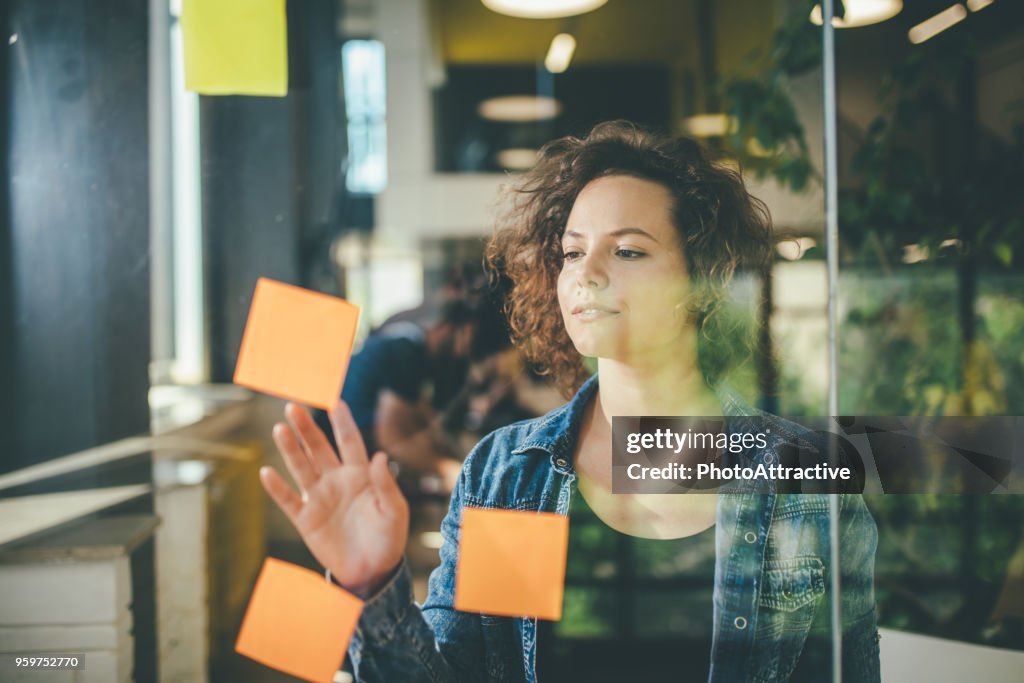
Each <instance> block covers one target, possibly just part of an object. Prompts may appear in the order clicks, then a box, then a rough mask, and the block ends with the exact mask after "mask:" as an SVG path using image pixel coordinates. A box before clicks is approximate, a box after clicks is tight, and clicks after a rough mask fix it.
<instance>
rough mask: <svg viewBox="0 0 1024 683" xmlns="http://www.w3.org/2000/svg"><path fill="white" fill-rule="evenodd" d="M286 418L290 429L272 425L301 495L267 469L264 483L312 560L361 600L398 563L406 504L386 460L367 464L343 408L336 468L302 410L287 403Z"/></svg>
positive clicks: (337, 425)
mask: <svg viewBox="0 0 1024 683" xmlns="http://www.w3.org/2000/svg"><path fill="white" fill-rule="evenodd" d="M285 415H286V417H287V418H288V421H289V423H290V425H287V424H283V423H282V424H278V425H275V427H274V441H275V443H276V444H277V446H278V449H279V450H280V451H281V455H282V456H283V457H284V460H285V464H286V465H287V466H288V469H289V471H290V472H291V474H292V476H293V477H294V478H295V481H296V482H297V483H298V484H299V487H300V489H301V491H302V495H301V496H300V495H298V494H296V493H295V491H293V490H292V489H291V487H289V486H288V485H287V484H286V483H285V482H284V481H283V480H282V479H281V477H280V476H279V475H278V474H277V472H275V471H274V470H273V469H271V468H269V467H266V468H263V469H262V470H261V473H260V474H261V479H262V480H263V485H264V487H265V488H266V489H267V492H268V493H269V494H270V496H271V498H273V499H274V501H275V502H276V503H277V504H278V506H279V507H280V508H281V510H282V511H283V512H284V513H285V514H286V515H287V516H288V518H289V519H290V520H291V522H292V524H294V525H295V528H296V530H298V532H299V534H300V535H301V536H302V540H303V541H304V542H305V543H306V546H307V547H308V548H309V550H310V552H311V553H313V556H314V557H315V558H316V559H317V561H319V562H320V563H321V564H322V565H323V566H325V567H327V568H328V569H329V570H330V571H331V574H332V575H333V576H334V577H335V578H336V579H337V581H338V582H339V583H340V584H341V585H343V586H345V587H346V588H348V589H349V590H352V591H353V592H355V593H357V594H363V595H364V597H365V595H366V594H369V593H372V592H373V591H374V590H376V588H378V587H379V585H380V583H381V582H382V581H383V580H384V579H386V578H387V576H388V575H389V574H390V573H391V571H392V570H393V569H394V568H395V567H396V566H397V565H398V564H399V563H400V562H401V559H402V554H403V552H404V549H405V542H406V539H407V537H408V528H409V519H408V512H409V508H408V504H407V503H406V501H405V498H404V497H403V496H402V493H401V491H399V489H398V486H397V484H396V483H395V481H394V479H393V478H392V477H391V473H390V472H389V471H388V467H387V457H386V456H385V455H384V454H383V453H378V454H376V455H375V456H374V458H373V460H369V459H368V458H367V456H366V449H365V446H364V445H363V442H362V437H361V436H360V434H359V430H358V428H356V426H355V423H354V422H353V421H352V417H351V414H350V413H349V412H348V408H347V407H346V406H345V405H344V404H343V403H341V404H339V405H338V406H336V407H335V408H334V409H333V410H332V411H331V413H330V417H331V423H332V426H333V427H334V432H335V437H336V441H337V442H338V444H340V450H341V460H340V462H339V459H338V457H337V455H336V454H335V453H334V450H333V449H332V448H331V447H330V445H329V444H328V442H327V439H326V438H325V437H324V435H323V432H321V431H320V429H319V428H318V427H317V426H316V424H315V423H314V422H313V420H312V419H311V418H310V417H309V414H308V413H306V411H305V410H303V409H301V408H299V407H298V406H296V405H294V404H289V405H288V406H287V408H286V410H285Z"/></svg>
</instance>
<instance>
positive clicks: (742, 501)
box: [261, 122, 880, 683]
mask: <svg viewBox="0 0 1024 683" xmlns="http://www.w3.org/2000/svg"><path fill="white" fill-rule="evenodd" d="M507 207H508V208H507V209H506V212H505V213H504V214H503V216H502V220H501V222H500V223H499V228H498V231H497V233H496V235H495V238H494V239H493V240H492V242H491V243H490V245H489V248H488V262H489V263H490V264H491V267H492V268H495V269H496V270H499V271H501V272H503V273H505V274H507V276H508V277H509V278H510V280H511V282H512V289H511V292H510V294H509V299H508V314H509V320H510V324H511V329H512V332H513V335H514V338H515V340H516V342H517V344H518V345H519V346H520V348H521V349H522V350H523V352H524V354H525V356H526V357H527V359H528V360H530V361H531V362H534V363H538V364H540V365H542V366H544V367H545V368H546V369H547V370H548V371H549V372H550V373H551V374H552V375H553V377H554V378H555V380H556V381H557V382H558V384H559V385H560V386H561V387H562V389H563V390H564V393H565V395H566V396H570V395H571V396H572V398H571V400H570V401H569V402H568V403H566V404H565V405H563V406H561V407H559V408H557V409H555V410H553V411H551V412H550V413H548V414H547V415H545V416H543V417H541V418H537V419H534V420H527V421H524V422H519V423H517V424H513V425H510V426H506V427H503V428H501V429H498V430H496V431H494V432H492V433H491V434H489V435H488V436H486V437H485V438H483V439H482V440H481V441H480V442H479V443H478V444H477V446H476V447H475V448H474V450H473V452H472V453H470V455H469V457H468V458H467V459H466V461H465V463H464V464H463V467H462V472H461V474H460V476H459V479H458V482H457V485H456V487H455V489H454V492H453V494H452V499H451V503H450V507H449V512H448V515H447V516H446V518H445V519H444V521H443V522H442V524H441V533H442V535H443V538H444V543H443V545H442V547H441V551H440V554H441V564H440V566H439V567H438V568H437V569H436V570H434V572H433V573H432V574H431V576H430V581H429V586H428V596H427V599H426V601H425V602H424V603H423V605H422V606H420V605H417V604H415V602H414V601H413V592H412V582H411V576H410V573H409V568H408V564H407V563H406V562H405V561H404V548H405V545H406V541H407V537H408V523H409V522H408V515H409V508H408V504H407V502H406V500H405V498H404V497H403V496H402V494H401V491H400V490H399V489H398V487H397V485H396V483H395V482H394V480H393V479H392V477H391V476H390V474H389V472H388V469H387V465H386V458H385V457H384V456H383V454H381V453H376V454H374V455H373V457H372V458H370V457H369V456H370V453H372V451H368V450H367V448H366V444H365V442H364V439H363V438H362V437H361V435H360V431H359V428H358V427H357V424H356V422H355V421H354V420H353V417H352V414H351V412H350V410H349V408H348V406H347V405H346V404H345V403H344V402H339V404H338V405H337V406H335V408H334V409H332V410H331V412H330V421H331V426H332V428H333V430H334V432H335V434H336V435H337V437H338V440H339V443H340V446H341V450H340V460H339V457H338V454H336V453H335V452H334V451H333V450H332V449H331V447H330V445H329V443H328V441H327V439H326V438H325V436H324V434H323V433H322V432H321V431H320V430H319V429H317V428H316V426H315V425H314V424H313V422H312V420H310V418H309V416H308V414H306V413H305V411H304V410H303V409H302V408H301V407H299V406H297V405H295V404H290V405H289V406H288V407H287V408H286V411H285V416H286V420H287V422H284V423H279V424H278V425H276V426H275V428H274V439H275V442H276V444H277V446H278V448H279V449H280V450H281V452H282V454H283V455H284V459H285V463H286V465H287V466H288V468H289V470H290V472H291V474H292V475H293V477H294V479H295V481H296V483H297V485H298V487H299V492H296V491H295V490H293V489H292V488H291V487H290V486H288V485H287V484H286V483H285V482H284V480H283V479H282V478H281V476H280V475H279V474H278V473H277V472H276V471H274V470H273V469H272V468H263V469H262V470H261V479H262V483H263V485H264V488H265V489H266V490H267V492H268V493H269V494H270V496H271V497H272V498H273V500H274V501H275V502H276V503H277V504H278V505H279V506H280V507H281V509H282V510H283V511H284V512H285V513H286V515H287V516H288V517H289V519H291V521H292V522H293V523H294V525H295V527H296V528H297V529H298V531H299V533H300V534H301V536H302V538H303V540H304V541H305V543H306V544H307V546H308V547H309V549H310V550H311V552H312V553H313V555H314V556H315V557H316V558H317V560H318V561H319V562H320V563H321V564H322V565H323V566H324V567H326V568H327V569H328V571H329V576H330V577H331V578H332V580H333V581H335V582H336V583H337V584H338V585H340V586H342V587H344V588H346V589H347V590H349V591H351V592H353V593H355V594H356V595H358V596H360V597H362V598H364V599H365V600H366V604H365V607H364V610H363V612H362V615H361V618H360V623H359V628H358V629H357V631H356V635H355V636H354V637H353V639H352V641H351V644H350V647H349V653H350V657H351V661H352V663H353V665H354V668H355V672H356V678H357V680H361V681H433V682H435V683H436V682H438V681H453V682H454V681H470V680H472V681H484V680H487V681H535V680H538V679H540V680H549V677H550V676H552V671H553V669H552V668H549V667H550V665H551V662H550V661H541V662H540V663H538V657H537V653H538V651H540V652H543V651H544V650H545V643H544V642H543V641H544V640H545V638H546V636H545V634H544V633H543V632H538V624H537V620H536V619H533V618H526V617H523V618H509V617H498V616H487V615H480V614H476V613H467V612H460V611H457V610H455V609H454V607H453V604H454V587H455V576H456V569H457V563H458V557H459V542H460V523H461V518H462V511H463V507H464V506H468V505H473V506H478V507H487V508H497V509H519V510H525V509H530V510H536V511H543V512H549V513H556V514H561V515H567V514H568V513H569V509H570V505H585V506H587V507H588V508H589V509H590V510H591V512H592V513H593V514H595V515H596V516H597V517H598V518H599V519H600V520H601V521H602V522H603V523H604V524H606V525H607V526H608V527H610V528H612V529H614V530H615V531H616V532H617V533H621V534H624V535H627V536H631V537H640V538H651V539H660V541H659V542H662V543H673V544H679V545H685V544H687V543H688V542H690V541H692V540H693V538H692V537H694V536H696V535H698V534H701V533H704V532H707V533H713V534H714V536H715V539H714V540H715V548H716V554H715V561H714V567H713V572H712V576H711V577H710V578H711V579H712V580H713V587H714V598H713V614H712V615H711V617H712V618H711V620H710V632H709V633H708V638H709V643H710V646H709V648H708V649H706V650H704V651H705V652H707V653H708V657H709V660H710V661H709V662H708V663H707V666H706V667H705V670H707V671H709V672H710V673H709V675H708V679H709V680H710V681H714V682H719V681H729V682H732V681H759V682H766V681H821V680H824V679H826V678H829V677H830V674H829V673H828V672H829V670H830V669H831V667H832V665H833V662H832V660H831V652H832V640H831V637H832V634H831V632H830V621H829V604H830V601H831V600H838V599H840V598H841V600H842V603H841V604H842V619H843V621H842V631H841V633H838V634H835V637H839V638H841V639H842V658H841V661H837V662H834V664H835V666H837V667H841V671H842V678H843V680H844V681H846V682H847V683H852V682H856V683H861V682H875V681H878V680H879V676H880V674H879V660H878V640H877V627H876V617H875V602H874V554H875V549H876V545H877V529H876V526H875V523H874V520H873V518H872V517H871V515H870V513H869V512H868V510H867V508H866V506H865V505H864V501H863V499H862V497H861V496H860V495H850V494H844V495H842V496H840V499H839V501H838V502H839V505H840V510H841V518H840V520H838V521H839V529H840V539H839V540H840V543H841V545H840V548H841V550H842V552H841V557H840V561H841V566H839V567H833V566H832V565H831V558H830V555H829V548H830V547H831V542H830V537H829V516H828V509H829V505H828V495H827V494H817V493H816V494H783V493H778V492H776V491H774V490H772V491H769V492H767V493H749V492H748V493H733V492H721V493H718V494H705V495H662V496H659V495H649V494H639V493H637V494H615V495H613V494H612V493H611V476H612V472H611V471H612V447H611V417H612V416H613V415H641V416H643V415H726V414H729V415H733V414H740V415H742V414H747V413H745V412H738V413H737V412H736V411H737V410H740V411H743V410H744V406H742V405H736V401H735V400H733V399H730V398H729V396H728V395H727V394H723V393H721V392H719V391H717V390H716V389H715V388H713V387H712V386H711V383H712V382H713V381H714V378H711V377H706V376H704V374H703V373H702V371H701V369H700V363H699V357H698V356H699V348H700V346H701V341H702V338H703V337H706V336H712V339H711V340H705V341H707V342H708V343H715V342H714V338H713V335H714V333H715V329H716V328H715V325H714V320H715V315H716V310H717V309H718V307H719V306H718V305H719V303H720V302H721V299H722V298H723V295H724V287H725V286H726V285H727V283H728V282H729V280H730V279H731V277H732V275H733V273H734V271H735V270H736V268H737V267H739V266H740V265H741V264H751V265H755V266H757V267H764V266H765V264H767V263H768V262H769V257H770V251H771V249H770V248H771V227H770V219H769V217H768V214H767V210H766V209H765V207H764V205H763V204H762V203H761V202H759V201H758V200H756V199H754V198H753V197H751V196H750V195H749V194H748V193H747V191H746V189H745V187H744V183H743V180H742V178H741V176H740V175H739V174H738V173H736V172H735V171H732V170H730V169H728V168H725V167H723V166H720V165H717V164H715V163H713V162H712V161H711V160H710V159H709V158H708V155H707V153H706V152H705V151H704V150H703V149H702V148H701V146H700V144H699V143H698V142H696V141H694V140H690V139H687V138H665V137H661V136H657V135H654V134H650V133H646V132H643V131H640V130H638V129H637V128H636V127H634V126H632V125H630V124H626V123H624V122H613V123H608V124H601V125H599V126H597V127H596V128H595V129H594V130H593V131H592V132H591V133H590V134H589V135H588V136H587V137H585V138H582V139H580V138H563V139H560V140H557V141H554V142H552V143H549V144H548V145H546V146H545V148H544V149H543V150H542V153H541V158H540V160H539V162H538V164H537V166H536V167H535V168H534V169H533V170H532V171H530V172H529V173H527V174H526V175H525V176H524V177H523V179H522V181H521V182H520V183H519V184H518V185H517V186H516V187H515V188H513V190H512V195H511V200H510V202H509V204H508V205H507ZM582 356H587V357H592V358H596V359H597V374H595V375H593V376H589V377H588V372H587V371H586V369H585V366H584V365H583V363H582ZM746 410H750V409H749V408H746ZM769 417H770V419H772V420H773V422H772V425H773V428H772V429H771V433H772V436H771V438H770V439H769V440H768V441H767V445H764V446H753V447H751V448H749V449H747V452H746V453H745V457H746V458H747V459H749V460H750V461H751V462H755V463H771V462H775V463H778V462H779V457H780V453H781V452H782V451H783V450H784V449H785V448H787V447H788V445H789V442H788V441H787V439H786V437H785V436H784V435H785V434H786V433H787V432H788V433H789V434H794V433H795V434H796V435H797V438H808V439H813V438H814V437H813V436H812V435H811V434H810V433H808V432H807V430H803V428H801V427H799V426H797V425H794V424H792V423H789V422H786V421H784V420H782V419H781V418H774V417H771V416H769ZM776 425H777V426H778V427H779V429H775V428H774V427H775V426H776ZM524 506H525V507H524ZM571 524H572V523H570V525H571ZM571 537H572V526H570V538H571ZM579 561H580V558H579V557H575V556H574V555H573V553H572V552H570V555H569V558H568V562H569V566H570V567H572V566H573V564H574V563H578V562H579ZM833 572H839V574H840V576H841V578H842V582H843V586H844V590H843V593H842V595H841V596H833V595H831V591H830V588H829V585H830V584H829V580H828V577H829V576H831V575H832V573H833ZM567 609H568V608H567ZM676 609H678V610H680V611H685V610H687V609H688V608H687V605H685V604H679V605H677V606H676ZM690 609H692V608H690ZM538 637H539V638H540V640H541V642H540V643H538ZM668 647H669V649H670V650H671V651H670V652H668V654H669V655H677V654H678V650H674V649H672V645H671V644H670V645H669V646H668ZM609 649H610V650H611V651H612V653H613V654H615V655H618V660H617V662H618V664H619V666H622V667H625V668H627V670H628V671H629V672H630V674H629V675H628V676H627V677H626V678H627V679H628V680H645V681H652V680H659V681H660V680H673V681H675V680H680V679H683V678H686V677H687V672H688V671H699V670H700V663H696V662H693V661H690V660H689V659H687V658H680V657H678V656H673V657H671V659H672V661H673V666H672V667H671V668H670V669H669V670H662V671H655V670H652V669H651V668H650V667H647V666H645V664H646V660H645V659H644V658H643V657H642V656H638V653H635V652H630V651H629V650H628V648H627V647H626V646H625V645H624V644H623V645H615V646H614V647H611V648H609ZM575 664H576V666H577V667H578V671H577V674H578V675H574V678H582V679H585V680H606V679H607V678H608V676H609V674H608V673H607V672H603V673H602V672H600V671H596V672H595V667H594V666H593V665H591V666H590V667H589V669H588V668H585V667H587V665H588V664H590V663H589V662H582V661H581V662H576V663H575ZM698 675H699V674H698ZM656 676H660V677H659V678H655V677H656Z"/></svg>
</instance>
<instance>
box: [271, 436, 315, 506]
mask: <svg viewBox="0 0 1024 683" xmlns="http://www.w3.org/2000/svg"><path fill="white" fill-rule="evenodd" d="M271 434H272V435H273V437H274V443H275V444H277V450H279V451H281V455H282V456H283V457H284V464H285V465H286V466H287V467H288V471H289V472H291V473H292V478H293V479H294V480H295V483H297V484H298V485H299V488H301V489H302V490H303V491H308V490H309V489H310V488H312V487H313V485H314V484H315V483H316V480H317V478H318V477H319V473H318V472H317V470H316V468H315V467H314V466H313V463H312V462H311V461H310V459H309V456H308V455H307V454H306V451H305V450H303V448H302V446H301V445H300V444H299V441H298V439H296V438H295V433H294V432H293V431H292V428H291V427H289V426H288V425H286V424H285V423H283V422H278V423H277V424H276V425H274V430H273V431H272V432H271Z"/></svg>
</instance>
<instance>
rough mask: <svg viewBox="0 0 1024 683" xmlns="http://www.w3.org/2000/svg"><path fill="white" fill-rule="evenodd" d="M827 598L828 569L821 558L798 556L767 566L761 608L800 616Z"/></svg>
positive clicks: (763, 580)
mask: <svg viewBox="0 0 1024 683" xmlns="http://www.w3.org/2000/svg"><path fill="white" fill-rule="evenodd" d="M824 594H825V565H824V563H823V562H822V561H821V558H819V557H814V556H797V557H793V558H789V559H785V560H769V561H767V562H765V566H764V572H763V573H762V576H761V595H760V605H761V607H767V608H769V609H776V610H780V611H782V612H796V611H797V610H800V609H802V608H804V607H807V606H809V605H810V606H812V605H814V604H815V603H816V602H817V601H818V599H819V598H821V596H823V595H824ZM811 611H813V610H811Z"/></svg>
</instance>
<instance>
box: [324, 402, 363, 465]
mask: <svg viewBox="0 0 1024 683" xmlns="http://www.w3.org/2000/svg"><path fill="white" fill-rule="evenodd" d="M327 417H328V418H330V420H331V426H332V427H333V428H334V440H335V441H337V442H338V452H339V453H340V454H341V461H342V462H343V463H345V464H346V465H365V464H367V462H368V461H369V460H368V458H367V457H366V444H364V443H363V435H362V434H361V433H360V432H359V427H357V426H356V421H355V420H354V419H353V418H352V412H351V411H350V410H349V409H348V406H347V405H346V404H345V402H344V401H338V402H337V403H336V404H335V406H334V407H333V408H331V410H330V412H328V413H327Z"/></svg>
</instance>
